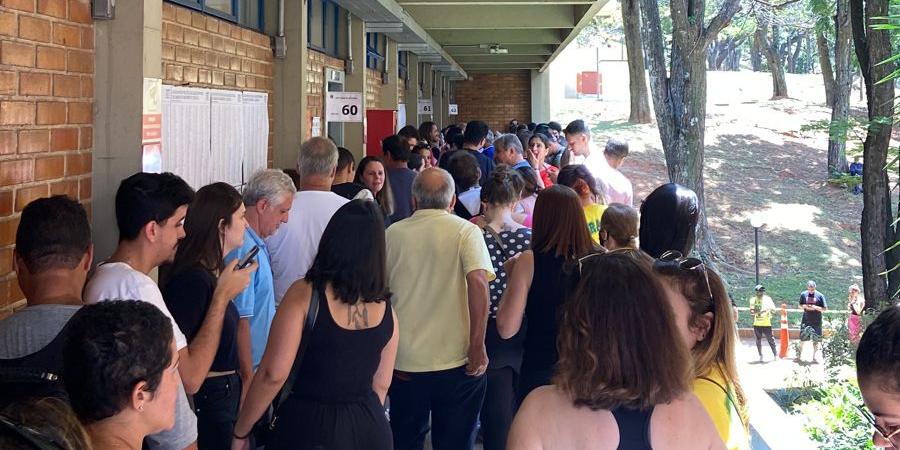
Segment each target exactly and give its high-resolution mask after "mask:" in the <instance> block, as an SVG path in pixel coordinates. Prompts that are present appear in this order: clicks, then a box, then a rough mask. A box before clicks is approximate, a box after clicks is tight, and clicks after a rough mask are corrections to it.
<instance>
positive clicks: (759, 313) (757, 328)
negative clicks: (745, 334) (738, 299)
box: [750, 284, 778, 362]
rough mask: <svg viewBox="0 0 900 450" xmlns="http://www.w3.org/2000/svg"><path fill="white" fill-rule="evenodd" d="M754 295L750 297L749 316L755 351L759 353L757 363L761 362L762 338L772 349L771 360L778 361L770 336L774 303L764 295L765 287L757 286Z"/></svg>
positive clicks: (773, 339) (773, 340)
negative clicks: (751, 322)
mask: <svg viewBox="0 0 900 450" xmlns="http://www.w3.org/2000/svg"><path fill="white" fill-rule="evenodd" d="M755 290H756V295H754V296H753V297H750V314H752V315H753V333H754V334H755V335H756V351H757V352H759V362H763V361H764V359H763V353H762V338H763V337H765V338H766V340H767V341H768V342H769V347H770V348H771V349H772V360H773V361H774V360H776V359H778V352H776V351H775V337H774V336H772V313H773V312H775V302H773V301H772V297H769V296H768V295H766V287H765V286H763V285H761V284H757V285H756V289H755Z"/></svg>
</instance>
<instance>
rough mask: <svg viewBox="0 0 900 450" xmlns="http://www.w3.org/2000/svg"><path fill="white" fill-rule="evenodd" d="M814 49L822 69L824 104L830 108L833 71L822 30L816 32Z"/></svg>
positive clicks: (826, 40)
mask: <svg viewBox="0 0 900 450" xmlns="http://www.w3.org/2000/svg"><path fill="white" fill-rule="evenodd" d="M816 49H817V51H818V54H819V68H820V69H822V81H823V82H824V83H825V104H826V105H828V107H829V108H831V105H833V104H834V69H832V67H831V46H830V45H829V44H828V39H827V38H826V37H825V31H823V30H819V31H816Z"/></svg>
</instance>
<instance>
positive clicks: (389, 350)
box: [234, 200, 399, 450]
mask: <svg viewBox="0 0 900 450" xmlns="http://www.w3.org/2000/svg"><path fill="white" fill-rule="evenodd" d="M389 299H390V292H389V291H388V288H387V271H386V267H385V240H384V219H383V216H382V213H381V212H380V211H379V209H378V206H377V205H376V204H375V203H374V202H372V201H371V200H353V201H351V202H350V203H347V204H346V205H344V206H342V207H341V208H340V209H339V210H338V211H337V212H336V213H335V214H334V217H332V218H331V221H330V222H329V223H328V226H327V227H326V228H325V232H324V233H323V234H322V240H321V241H320V242H319V252H318V254H317V255H316V258H315V260H314V261H313V265H312V267H311V268H310V269H309V272H307V273H306V277H305V278H304V279H302V280H298V281H296V282H295V283H294V284H293V285H292V286H291V288H290V289H289V290H288V292H287V294H285V297H284V300H283V301H282V303H281V305H280V306H279V308H278V312H277V313H276V314H275V319H274V321H273V323H272V331H271V333H270V339H269V344H268V346H267V347H266V352H265V354H264V355H263V359H262V362H261V363H260V366H259V370H258V372H257V374H256V376H255V377H254V379H253V384H252V385H251V386H250V391H249V393H248V394H247V398H246V400H245V403H244V408H243V409H242V410H241V415H240V418H239V419H238V422H237V423H236V424H235V428H234V437H235V448H246V449H249V448H250V447H249V443H248V442H247V439H246V437H247V436H248V435H249V434H250V431H251V429H252V427H253V424H254V423H255V422H256V421H257V420H259V418H260V417H261V416H262V415H263V413H264V412H265V410H266V407H267V406H268V405H269V404H270V403H271V402H272V400H273V399H274V398H275V396H276V395H277V394H278V391H279V390H280V389H281V387H282V385H283V384H284V381H285V380H286V379H287V378H288V376H289V374H290V371H291V366H292V364H293V362H294V358H295V357H296V355H297V351H298V349H299V347H300V340H301V336H302V335H303V326H304V323H305V321H306V315H307V312H308V310H309V304H310V301H318V302H319V311H318V314H317V316H316V318H315V322H314V324H313V328H312V332H311V333H310V334H309V342H308V344H306V345H307V346H306V349H305V353H304V354H303V355H302V360H301V362H300V365H299V368H298V369H297V376H296V382H295V383H294V385H293V387H292V389H291V392H290V394H289V395H288V397H287V400H285V402H284V403H283V404H282V405H281V407H280V408H279V410H278V420H277V421H276V426H275V430H274V434H273V438H272V440H273V442H271V443H270V444H268V445H267V446H266V448H267V449H282V448H284V449H288V448H289V449H328V450H344V449H347V450H354V449H367V450H368V449H373V450H381V449H384V450H388V449H391V448H392V446H393V441H392V438H391V428H390V425H389V424H388V421H387V417H386V416H385V411H384V400H385V396H386V395H387V390H388V387H390V384H391V376H392V374H393V369H394V359H395V357H396V355H397V339H398V336H399V335H398V329H397V317H396V315H395V314H394V312H393V310H392V308H391V304H390V300H389Z"/></svg>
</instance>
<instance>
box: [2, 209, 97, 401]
mask: <svg viewBox="0 0 900 450" xmlns="http://www.w3.org/2000/svg"><path fill="white" fill-rule="evenodd" d="M93 255H94V248H93V245H92V244H91V227H90V225H89V224H88V218H87V213H86V212H85V210H84V208H83V207H82V206H81V205H80V204H79V203H78V202H77V201H75V200H72V199H70V198H68V197H65V196H55V197H51V198H41V199H37V200H35V201H33V202H31V203H29V204H28V205H27V206H26V207H25V209H24V210H22V217H21V219H20V221H19V228H18V229H17V230H16V248H15V250H13V267H14V268H15V271H16V279H17V280H18V282H19V287H20V288H21V289H22V293H23V294H25V302H26V307H25V308H23V309H21V310H19V311H16V312H15V313H14V314H13V315H11V316H9V317H7V318H6V319H5V320H3V321H0V393H2V394H0V407H2V406H4V405H7V404H9V403H11V402H13V401H16V400H23V399H25V398H29V397H35V396H40V397H43V396H52V397H60V398H64V397H65V395H64V393H63V387H62V385H61V384H60V383H59V382H58V380H57V381H48V380H46V379H34V380H31V382H27V383H22V382H16V381H15V380H21V378H20V377H18V376H16V374H17V373H19V371H25V372H27V373H38V374H41V373H45V374H52V375H54V376H56V377H59V376H61V373H62V353H63V344H64V343H65V338H64V336H63V335H62V334H61V333H60V331H61V330H62V329H63V327H64V326H65V325H66V323H67V322H68V321H69V319H70V318H71V317H72V315H73V314H75V312H76V311H78V309H79V308H80V307H81V291H82V288H83V287H84V281H85V279H86V278H87V274H88V270H90V268H91V261H92V259H93ZM25 372H23V373H25Z"/></svg>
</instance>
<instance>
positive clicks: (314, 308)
mask: <svg viewBox="0 0 900 450" xmlns="http://www.w3.org/2000/svg"><path fill="white" fill-rule="evenodd" d="M320 299H321V296H320V293H319V290H318V289H316V288H315V287H314V288H313V290H312V296H311V297H310V299H309V311H307V313H306V322H304V324H303V334H302V335H301V336H300V346H299V347H298V348H297V356H296V357H295V358H294V364H293V365H291V372H290V374H288V377H287V379H286V380H285V381H284V385H283V386H282V387H281V391H280V392H278V396H277V397H275V401H274V402H273V403H272V409H273V411H274V414H272V420H271V422H270V424H269V426H270V428H274V427H275V421H276V420H277V419H278V409H279V407H280V406H281V405H282V404H284V401H285V400H287V398H288V396H290V395H291V392H292V391H293V389H294V381H296V380H297V371H298V370H299V369H300V363H301V361H303V355H304V354H305V353H306V347H307V346H308V345H309V338H310V335H312V331H313V327H314V326H315V325H316V316H318V315H319V302H320Z"/></svg>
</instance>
